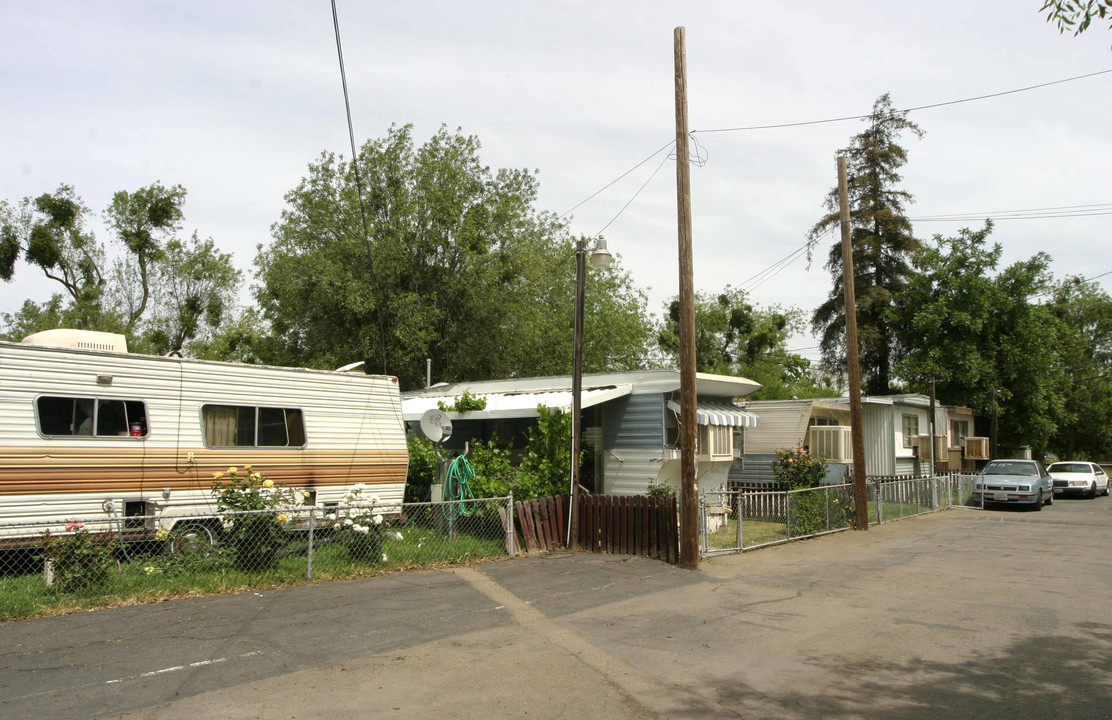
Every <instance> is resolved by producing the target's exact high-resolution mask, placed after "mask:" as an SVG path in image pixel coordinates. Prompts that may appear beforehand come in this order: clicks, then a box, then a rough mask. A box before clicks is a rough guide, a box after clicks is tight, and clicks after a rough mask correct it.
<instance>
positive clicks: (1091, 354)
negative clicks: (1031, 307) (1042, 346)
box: [1049, 277, 1112, 459]
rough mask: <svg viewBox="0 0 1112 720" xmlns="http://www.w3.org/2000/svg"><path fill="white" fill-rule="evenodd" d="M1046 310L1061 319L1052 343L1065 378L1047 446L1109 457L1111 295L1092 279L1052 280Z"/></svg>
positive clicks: (1065, 453) (1080, 455)
mask: <svg viewBox="0 0 1112 720" xmlns="http://www.w3.org/2000/svg"><path fill="white" fill-rule="evenodd" d="M1049 305H1050V310H1051V312H1053V313H1054V315H1055V316H1056V317H1057V318H1058V319H1059V320H1060V321H1061V332H1060V335H1059V337H1058V341H1057V342H1056V343H1055V346H1054V348H1053V350H1054V352H1055V353H1056V355H1057V357H1058V363H1059V367H1060V368H1061V370H1062V372H1063V374H1064V376H1065V378H1066V380H1067V381H1066V382H1064V383H1063V386H1062V396H1063V409H1064V412H1063V417H1062V418H1061V420H1060V421H1059V423H1058V429H1057V432H1056V433H1055V435H1054V437H1053V439H1052V441H1051V444H1050V449H1051V450H1053V451H1054V452H1055V453H1056V454H1057V455H1059V456H1060V457H1063V458H1068V459H1087V458H1095V459H1096V458H1099V459H1108V458H1110V457H1112V297H1109V295H1108V293H1106V292H1105V291H1104V290H1103V289H1101V288H1100V286H1099V285H1097V284H1096V283H1094V282H1087V281H1085V280H1084V279H1082V278H1079V277H1070V278H1066V279H1065V280H1063V281H1061V282H1060V283H1057V284H1056V285H1055V287H1054V290H1053V294H1052V296H1051V300H1050V303H1049Z"/></svg>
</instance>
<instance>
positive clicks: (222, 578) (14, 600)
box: [0, 527, 506, 621]
mask: <svg viewBox="0 0 1112 720" xmlns="http://www.w3.org/2000/svg"><path fill="white" fill-rule="evenodd" d="M394 532H395V531H388V532H387V534H386V537H385V539H384V540H383V545H382V552H383V554H385V555H386V558H387V559H386V560H385V561H379V562H370V561H353V560H352V559H351V558H350V557H349V555H348V552H347V549H346V548H344V547H343V546H342V545H340V544H337V543H327V542H326V543H325V544H322V545H320V546H319V547H317V548H315V549H314V553H313V579H312V581H309V580H307V579H306V568H307V563H308V559H307V557H306V555H305V554H304V553H303V552H299V553H294V554H290V555H287V556H286V557H283V558H281V559H279V560H278V561H277V562H276V563H275V565H274V566H273V567H271V568H269V569H267V570H259V571H244V570H239V569H237V568H236V567H235V565H234V563H233V562H232V557H231V556H230V554H226V552H225V551H224V550H222V549H221V548H220V547H219V546H218V547H217V548H214V549H213V550H212V551H210V552H209V553H208V554H207V555H204V556H196V557H192V556H187V557H185V558H180V557H176V556H172V555H165V554H161V553H145V554H144V553H139V552H134V551H133V552H132V553H131V554H130V556H129V558H130V559H121V560H122V561H121V563H120V565H119V571H118V572H114V573H113V579H112V582H110V583H109V584H107V585H102V586H99V587H95V588H90V589H89V590H88V591H84V592H72V593H71V592H62V591H60V590H58V589H57V588H52V587H47V586H46V584H45V582H44V580H43V575H42V573H40V572H34V573H29V574H24V575H8V576H3V577H0V621H2V620H14V619H20V618H28V617H36V616H42V615H56V614H61V613H66V612H74V611H78V610H86V609H90V608H100V607H113V606H119V605H134V604H137V603H145V602H158V601H160V600H166V599H170V598H180V597H193V596H201V595H214V594H218V593H234V592H243V591H246V590H250V589H258V588H275V587H288V586H292V585H304V584H307V583H309V582H314V583H317V582H327V581H329V580H342V579H350V578H357V577H367V576H372V575H383V574H386V573H390V572H397V571H400V570H406V569H414V568H432V567H443V566H450V565H464V564H468V563H472V562H476V561H479V560H487V559H493V558H502V557H506V546H505V540H504V539H503V538H500V537H499V538H495V539H490V538H482V537H476V536H474V535H470V534H465V533H458V534H456V536H455V537H454V538H452V539H448V538H447V537H446V536H445V535H443V534H440V533H437V532H436V531H435V530H432V529H428V528H421V527H408V528H404V529H403V530H402V533H403V538H404V539H402V540H398V539H396V538H395V537H393V533H394Z"/></svg>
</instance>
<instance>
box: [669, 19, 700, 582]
mask: <svg viewBox="0 0 1112 720" xmlns="http://www.w3.org/2000/svg"><path fill="white" fill-rule="evenodd" d="M673 40H674V45H675V54H676V194H677V203H676V206H677V213H678V220H679V251H680V483H681V488H680V489H681V491H680V566H681V567H683V568H686V569H688V570H697V569H698V568H699V493H698V489H697V486H696V478H695V468H696V464H695V452H696V449H695V430H696V425H697V419H696V398H697V394H698V390H697V388H696V384H695V290H694V278H693V272H692V259H691V258H692V253H691V174H690V171H691V166H690V163H689V161H688V151H687V42H686V35H685V31H684V28H682V27H678V28H676V29H675V32H674V35H673Z"/></svg>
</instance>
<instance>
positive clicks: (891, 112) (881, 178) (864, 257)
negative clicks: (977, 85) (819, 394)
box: [807, 93, 923, 395]
mask: <svg viewBox="0 0 1112 720" xmlns="http://www.w3.org/2000/svg"><path fill="white" fill-rule="evenodd" d="M866 122H868V124H869V127H868V129H867V130H865V131H864V132H862V133H860V134H858V135H856V136H854V137H853V139H852V140H851V141H850V145H849V147H848V148H846V149H845V150H843V151H842V152H843V153H845V155H846V166H847V171H848V172H847V174H848V186H849V206H850V224H851V243H852V248H853V270H854V289H855V294H856V299H857V333H858V340H859V342H860V345H861V374H862V386H863V388H864V390H865V392H867V393H869V394H872V395H883V394H885V393H888V392H889V391H890V385H891V366H892V364H893V362H894V361H895V360H896V358H897V357H898V347H897V346H896V345H894V343H893V336H892V331H891V328H890V327H889V326H888V320H887V316H888V313H889V311H890V309H891V308H892V305H893V296H894V295H895V294H896V293H897V292H899V291H900V289H901V288H902V287H903V285H904V283H905V282H906V279H907V276H908V273H909V270H910V268H909V265H908V261H907V258H908V256H909V254H910V253H911V252H912V251H914V250H915V249H916V248H917V247H918V241H916V240H915V238H914V237H913V236H912V234H911V222H910V221H909V220H908V219H907V217H906V216H905V215H904V205H905V204H906V203H909V202H911V201H912V197H911V195H910V194H909V193H907V192H906V191H904V190H899V189H898V188H897V185H898V184H899V182H900V180H901V179H902V178H901V176H900V175H899V173H898V172H897V171H898V170H899V168H901V167H902V166H903V165H904V164H905V163H906V162H907V151H906V150H904V148H903V147H902V146H901V145H900V144H899V143H898V142H897V141H898V139H899V136H900V134H901V133H903V132H905V131H907V132H911V133H912V134H914V135H915V136H916V137H922V135H923V131H922V130H920V129H919V126H918V125H916V124H915V123H913V122H911V121H910V120H908V119H907V113H906V112H902V111H899V110H895V109H893V108H892V103H891V100H890V99H889V97H888V94H887V93H885V94H884V95H881V96H880V97H879V98H878V99H877V101H876V102H875V103H874V104H873V110H872V113H870V115H869V117H868V118H866ZM825 207H826V208H827V210H828V213H827V214H826V215H825V216H824V217H823V218H822V219H821V220H819V221H818V222H817V223H815V225H814V227H812V228H811V231H810V233H809V234H808V236H807V237H808V240H809V241H810V242H811V243H812V245H814V244H815V243H817V242H818V241H819V240H820V239H821V238H822V237H823V236H824V235H825V234H826V233H827V232H828V231H831V230H836V229H837V227H838V224H839V221H840V216H839V210H838V208H839V202H838V188H837V187H834V189H832V190H831V191H830V192H829V193H828V194H827V196H826V202H825ZM826 268H827V270H829V271H830V275H831V278H832V280H833V288H832V289H831V291H830V295H829V297H828V299H827V300H826V302H824V303H823V304H822V305H820V306H819V307H818V308H817V309H816V310H815V312H814V315H813V316H812V318H811V323H812V328H813V329H814V331H815V333H816V334H818V335H819V336H820V339H821V344H822V352H823V361H824V363H825V364H826V365H827V366H828V368H830V369H832V370H836V371H840V370H842V369H843V368H845V366H846V357H845V305H844V300H843V296H844V291H843V282H842V248H841V242H840V241H839V242H836V243H834V245H833V246H832V247H831V249H830V255H829V259H828V260H827V263H826Z"/></svg>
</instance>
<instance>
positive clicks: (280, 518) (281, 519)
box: [278, 513, 289, 522]
mask: <svg viewBox="0 0 1112 720" xmlns="http://www.w3.org/2000/svg"><path fill="white" fill-rule="evenodd" d="M288 519H289V518H287V517H286V514H285V513H278V522H286V520H288Z"/></svg>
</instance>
